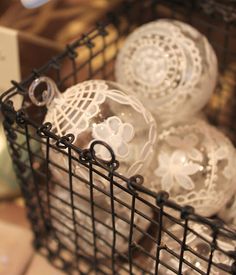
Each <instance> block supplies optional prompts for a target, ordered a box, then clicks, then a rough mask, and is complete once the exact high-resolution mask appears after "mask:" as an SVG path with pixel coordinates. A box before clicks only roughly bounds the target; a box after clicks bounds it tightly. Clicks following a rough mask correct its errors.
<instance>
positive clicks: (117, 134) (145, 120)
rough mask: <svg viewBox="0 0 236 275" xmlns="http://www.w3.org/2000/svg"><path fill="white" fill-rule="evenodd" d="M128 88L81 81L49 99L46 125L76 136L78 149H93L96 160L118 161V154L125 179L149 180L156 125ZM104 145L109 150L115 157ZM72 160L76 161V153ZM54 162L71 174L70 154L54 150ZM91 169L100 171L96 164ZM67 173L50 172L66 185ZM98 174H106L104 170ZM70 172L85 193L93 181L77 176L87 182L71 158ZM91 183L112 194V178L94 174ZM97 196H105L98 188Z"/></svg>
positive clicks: (86, 173) (86, 174)
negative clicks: (135, 176) (138, 175)
mask: <svg viewBox="0 0 236 275" xmlns="http://www.w3.org/2000/svg"><path fill="white" fill-rule="evenodd" d="M125 90H126V89H125V88H123V87H122V86H121V85H118V84H116V83H113V82H109V81H105V80H90V81H85V82H82V83H79V84H77V85H75V86H72V87H70V88H69V89H67V90H66V91H65V92H64V93H62V94H58V95H57V96H56V97H55V98H54V99H53V100H52V101H51V103H50V105H49V106H48V111H47V114H46V117H45V120H44V121H45V122H50V123H51V124H52V129H51V130H52V131H53V132H54V133H56V134H57V135H59V136H65V135H66V134H73V135H74V136H75V141H74V142H73V144H74V145H76V146H78V147H79V148H80V149H86V148H89V147H91V146H92V147H93V148H92V152H93V158H94V160H96V161H97V162H103V161H105V162H114V155H115V157H116V160H117V161H119V173H121V174H124V175H125V176H126V177H130V176H133V175H135V174H142V175H143V176H144V177H145V176H146V175H148V170H147V169H146V168H147V167H148V166H149V164H150V162H151V161H152V158H153V155H154V146H155V141H156V131H157V129H156V124H155V120H154V118H153V117H152V115H151V114H150V112H149V111H147V110H146V109H145V108H144V107H143V105H142V104H141V103H140V101H139V100H137V99H136V98H135V96H134V95H132V94H131V93H130V92H126V91H125ZM100 141H102V142H104V143H105V144H107V145H108V146H110V148H111V149H112V151H113V152H114V155H113V154H112V152H111V150H110V149H109V147H107V146H105V145H104V144H103V143H100ZM73 153H74V152H73ZM73 156H74V157H76V154H74V155H73ZM77 157H78V155H77ZM50 159H51V160H52V161H54V163H57V164H59V165H61V167H62V168H63V169H66V170H68V156H67V155H65V154H62V153H60V152H57V151H56V150H51V152H50ZM93 168H95V169H97V170H99V169H100V170H101V169H102V168H101V167H100V168H99V167H98V166H96V165H93ZM63 169H58V168H57V167H55V166H54V167H51V172H52V174H53V175H54V177H55V178H56V180H58V181H59V182H61V183H62V184H64V185H65V183H68V181H69V180H68V173H67V172H66V171H64V170H63ZM100 172H102V173H103V174H104V173H108V172H106V171H104V170H101V171H100ZM72 173H73V174H74V175H76V176H77V177H73V182H74V186H75V188H77V191H79V192H80V193H81V192H83V191H84V192H85V193H87V192H88V190H89V189H88V187H89V183H87V184H86V183H84V182H83V181H81V180H80V179H79V178H78V177H80V178H82V179H85V180H87V181H88V182H89V181H90V180H91V179H90V178H89V169H88V168H86V167H85V166H83V165H81V164H80V163H79V162H78V161H76V160H74V159H73V160H72ZM93 183H94V185H96V186H99V187H100V188H102V189H103V190H110V183H109V180H108V179H105V178H104V177H102V176H101V175H99V174H98V173H93ZM68 184H69V183H68ZM68 184H67V186H68ZM84 186H86V188H83V187H84ZM86 190H87V191H86ZM96 195H102V193H101V192H97V191H96V190H94V196H96Z"/></svg>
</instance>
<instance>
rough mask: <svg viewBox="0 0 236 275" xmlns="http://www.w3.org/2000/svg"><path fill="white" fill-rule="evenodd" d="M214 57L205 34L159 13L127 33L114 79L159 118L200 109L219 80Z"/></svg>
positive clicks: (176, 116) (175, 117)
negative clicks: (128, 89) (162, 17)
mask: <svg viewBox="0 0 236 275" xmlns="http://www.w3.org/2000/svg"><path fill="white" fill-rule="evenodd" d="M217 74H218V68H217V58H216V55H215V52H214V50H213V48H212V46H211V45H210V44H209V42H208V40H207V38H206V37H205V36H204V35H202V34H201V33H199V32H198V30H196V29H195V28H193V27H192V26H190V25H188V24H186V23H183V22H179V21H177V20H170V19H160V20H158V21H153V22H151V23H147V24H144V25H142V26H141V27H139V28H138V29H136V30H135V31H134V32H133V33H131V34H130V35H129V36H128V38H127V39H126V41H125V43H124V46H123V47H122V48H121V50H120V52H119V54H118V57H117V60H116V66H115V75H116V80H117V82H119V83H122V84H125V85H127V86H128V87H130V88H131V89H132V90H133V91H134V92H135V93H136V94H137V96H138V97H139V98H140V99H141V100H142V102H143V103H144V105H145V106H146V107H147V108H149V109H150V110H151V111H152V112H153V113H155V114H158V119H162V120H168V119H172V120H173V119H174V120H176V119H180V118H181V117H184V116H189V115H193V114H194V113H196V112H198V111H199V110H200V109H202V107H203V106H204V105H205V104H206V103H207V101H208V100H209V98H210V96H211V94H212V92H213V90H214V88H215V85H216V81H217Z"/></svg>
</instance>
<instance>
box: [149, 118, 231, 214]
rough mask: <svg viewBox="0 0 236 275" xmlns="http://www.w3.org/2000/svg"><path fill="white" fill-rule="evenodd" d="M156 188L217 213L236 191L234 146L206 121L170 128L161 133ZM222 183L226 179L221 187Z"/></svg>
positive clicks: (201, 210) (201, 209)
mask: <svg viewBox="0 0 236 275" xmlns="http://www.w3.org/2000/svg"><path fill="white" fill-rule="evenodd" d="M157 146H158V150H159V152H158V157H157V159H156V161H157V164H156V168H155V170H154V174H155V176H156V177H157V179H156V181H155V182H153V184H152V188H153V190H155V191H156V190H159V189H162V190H165V191H168V192H169V193H170V196H171V198H172V199H173V200H175V201H176V202H177V203H179V204H182V205H193V206H194V207H195V209H196V211H197V212H198V213H199V214H201V215H205V216H210V215H213V214H215V213H216V212H218V211H219V210H220V208H221V207H222V206H223V205H224V204H225V203H226V202H227V201H228V200H229V199H230V197H231V196H232V194H231V192H232V191H231V190H232V189H233V190H235V187H234V185H235V183H234V179H235V176H234V175H235V163H236V157H235V155H236V154H235V149H234V147H233V145H232V144H231V142H230V141H229V140H228V139H227V138H226V137H225V136H224V135H223V134H222V133H220V132H219V131H218V130H217V129H216V128H214V127H212V126H210V125H208V124H207V123H206V122H205V121H203V120H199V119H197V120H194V121H189V122H188V123H186V122H185V124H184V123H182V124H177V125H176V126H172V127H169V128H167V129H165V130H163V132H162V133H161V134H160V135H159V140H158V144H157ZM221 182H224V185H223V186H222V184H221Z"/></svg>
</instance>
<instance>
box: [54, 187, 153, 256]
mask: <svg viewBox="0 0 236 275" xmlns="http://www.w3.org/2000/svg"><path fill="white" fill-rule="evenodd" d="M52 193H53V196H51V199H50V204H51V207H50V209H51V210H50V211H51V213H50V214H51V217H52V219H51V220H52V226H53V229H54V231H55V234H56V236H57V238H58V239H59V241H60V242H61V243H62V244H63V245H64V246H66V247H67V248H69V250H71V251H75V249H77V250H78V251H77V252H78V253H81V254H83V255H84V254H86V255H88V256H90V257H94V256H95V255H94V248H95V247H96V248H97V254H96V256H97V257H98V258H110V257H111V255H112V253H113V252H112V251H113V250H112V245H113V240H114V238H115V243H114V245H115V251H116V253H117V255H118V254H119V253H123V252H127V251H128V250H129V236H130V224H131V209H130V208H131V200H132V199H131V198H132V196H130V195H129V194H126V193H124V192H122V194H121V193H120V194H118V195H117V196H116V200H114V212H115V215H113V216H112V213H111V203H110V201H109V200H108V199H104V201H103V205H102V208H101V207H99V206H97V205H96V204H95V205H94V206H93V210H92V205H91V202H90V201H89V199H83V198H82V197H79V196H76V195H74V196H73V205H74V207H72V202H71V194H70V192H69V191H66V190H64V189H62V188H61V187H56V188H54V190H53V192H52ZM103 198H105V196H104V197H103ZM110 200H111V199H110ZM121 202H122V203H121ZM123 204H124V205H123ZM135 208H136V209H139V211H141V212H142V213H145V215H146V217H147V218H143V217H142V216H141V215H139V214H135V215H134V220H133V222H134V224H135V225H136V226H134V227H133V230H132V240H133V241H135V242H138V241H139V240H140V239H141V238H142V237H143V236H144V233H142V232H146V230H147V229H148V227H149V226H150V222H149V219H152V218H153V212H152V210H151V208H150V207H148V206H146V205H145V204H143V203H141V201H139V200H137V199H136V206H135ZM92 211H93V213H92ZM93 215H94V218H92V217H93ZM73 216H74V217H75V221H74V220H73ZM112 217H113V218H114V220H113V218H112ZM75 232H76V233H75ZM95 235H96V238H95V237H94V236H95Z"/></svg>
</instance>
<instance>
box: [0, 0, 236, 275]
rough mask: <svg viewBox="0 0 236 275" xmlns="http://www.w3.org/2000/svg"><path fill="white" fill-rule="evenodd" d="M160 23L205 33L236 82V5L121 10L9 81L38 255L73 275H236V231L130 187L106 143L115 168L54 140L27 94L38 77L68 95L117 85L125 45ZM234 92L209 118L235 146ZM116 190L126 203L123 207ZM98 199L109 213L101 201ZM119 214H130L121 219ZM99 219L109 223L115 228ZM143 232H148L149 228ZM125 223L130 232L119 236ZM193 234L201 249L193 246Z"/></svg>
mask: <svg viewBox="0 0 236 275" xmlns="http://www.w3.org/2000/svg"><path fill="white" fill-rule="evenodd" d="M158 18H175V19H178V20H182V21H185V22H187V23H189V24H191V25H193V26H194V27H195V28H197V29H198V30H200V31H201V32H202V33H204V34H205V35H206V36H207V37H208V39H209V41H210V42H211V44H212V46H213V47H214V49H215V51H216V54H217V57H218V60H219V70H220V72H225V71H228V72H229V74H230V75H231V76H232V78H233V80H234V81H235V78H236V77H235V75H236V65H232V64H233V62H236V24H235V18H236V12H235V2H234V1H210V0H209V1H207V0H202V1H197V0H196V1H194V0H189V1H187V0H165V1H164V0H163V1H161V0H159V1H158V0H145V1H138V0H130V1H123V2H121V3H120V4H119V5H118V6H117V8H116V11H115V13H111V12H110V13H109V14H107V16H106V17H105V18H104V20H103V21H101V22H99V23H97V25H96V26H95V27H94V29H92V30H91V31H90V32H88V33H87V34H84V35H82V36H81V37H80V39H78V40H76V41H75V42H73V43H72V44H70V45H68V46H67V47H66V49H65V51H64V52H62V53H61V54H60V55H59V56H57V57H55V58H53V59H51V60H50V61H49V62H48V63H47V64H46V65H45V66H43V67H42V68H39V69H34V70H33V71H32V73H31V74H30V75H29V77H28V78H26V79H25V80H23V81H22V82H21V83H17V82H15V81H12V84H13V86H12V88H10V89H9V90H8V91H6V92H5V93H4V94H3V95H2V97H1V111H2V113H3V117H4V121H3V125H4V129H5V133H6V137H7V140H8V145H9V150H10V153H11V157H12V160H13V162H14V167H15V171H16V173H17V176H18V178H19V179H20V180H21V190H22V193H23V196H24V198H25V203H26V206H27V209H28V218H29V220H30V221H31V225H32V230H33V232H34V247H35V249H36V250H38V251H39V252H40V253H42V254H43V255H45V256H46V257H47V258H48V260H49V261H50V262H51V263H52V264H53V265H55V266H56V267H58V268H59V269H61V270H63V271H65V272H66V273H67V274H135V275H136V274H219V275H220V274H236V251H235V247H236V245H235V244H236V232H235V231H234V230H233V229H230V228H229V227H227V226H226V225H225V224H224V223H223V222H222V221H221V220H220V219H218V218H217V217H212V218H211V219H210V218H205V217H202V216H200V215H197V214H195V212H194V209H193V207H191V206H180V205H177V204H176V203H174V202H173V201H171V200H170V199H169V197H168V194H167V193H166V192H159V193H155V192H152V191H150V190H149V189H147V188H145V187H144V184H143V178H142V176H140V175H134V176H133V177H130V178H127V177H125V175H121V174H119V163H118V162H117V160H116V156H115V154H114V152H113V151H112V149H111V148H110V147H109V146H108V145H107V144H105V143H100V145H102V146H105V147H106V148H107V150H109V152H110V154H111V160H110V161H109V162H104V161H102V160H101V159H99V158H97V157H96V155H95V154H94V149H93V148H94V146H95V145H96V144H91V147H90V148H88V149H81V148H79V147H77V146H75V144H74V143H73V141H74V140H73V138H74V137H73V135H71V134H68V135H66V136H58V135H56V134H55V133H54V132H53V131H52V130H51V128H52V125H50V123H46V124H43V120H44V116H45V113H46V108H45V107H37V106H35V105H33V104H32V102H31V101H30V99H29V95H28V89H29V86H30V85H31V83H32V82H33V81H34V80H35V79H37V78H38V77H40V76H50V77H51V78H52V79H53V80H54V81H55V83H56V84H57V86H58V88H59V89H60V90H61V91H63V90H65V89H66V88H67V87H69V86H70V85H73V84H76V83H78V82H81V81H84V80H88V79H107V80H113V79H114V61H115V59H116V55H117V52H118V50H119V47H120V46H121V45H122V41H123V40H124V38H125V37H126V36H127V35H128V34H129V33H130V32H131V31H132V30H134V29H135V28H136V27H138V26H139V25H142V24H144V23H146V22H149V21H152V20H155V19H158ZM35 54H37V53H35ZM235 64H236V63H235ZM232 78H231V79H229V80H227V79H228V78H226V79H224V82H223V83H226V84H227V81H229V84H230V83H231V86H232ZM234 83H235V82H234ZM235 91H236V89H235V86H234V85H233V87H232V89H228V92H226V91H225V90H224V89H222V82H221V83H219V85H218V87H217V89H216V91H215V93H214V96H213V98H212V100H211V102H210V103H209V105H208V107H207V108H206V110H205V111H206V114H207V116H208V118H209V120H210V121H211V122H212V123H213V124H215V125H217V126H220V127H222V128H224V129H225V130H226V131H227V133H228V135H229V136H230V137H231V140H232V141H233V142H234V144H235V143H236V124H235V123H234V121H235V110H236V109H235V106H236V105H235V103H236V100H235V99H236V95H235ZM16 99H18V100H19V99H22V100H23V104H22V107H20V108H17V107H16V104H15V102H16ZM42 148H43V150H42ZM52 152H57V153H58V154H62V155H64V157H66V159H67V161H68V166H67V169H65V167H63V166H61V165H60V163H56V162H54V161H53V160H52V159H51V158H50V154H51V153H52ZM72 162H78V163H79V164H80V165H81V166H83V167H84V169H85V170H86V171H87V176H86V177H84V178H81V177H79V176H78V175H76V174H75V173H74V170H72ZM51 169H58V170H60V171H62V172H63V173H64V175H66V176H67V179H68V181H67V182H66V183H65V184H61V183H60V182H58V181H57V180H56V179H55V178H54V177H53V175H52V174H51ZM97 176H99V177H101V178H103V180H104V181H106V184H107V186H108V187H109V188H108V191H107V190H106V191H104V189H102V188H100V187H99V186H97V185H96V184H94V178H95V177H97ZM75 179H77V180H79V181H80V182H81V184H82V183H83V184H85V185H87V190H88V195H87V196H85V195H84V194H82V193H80V192H78V188H76V186H75V185H76V184H78V181H76V184H75ZM114 189H116V190H117V189H119V190H120V193H121V194H124V195H125V198H126V199H125V200H122V199H120V197H118V196H117V195H116V194H117V193H116V192H114ZM55 190H56V191H55ZM97 193H100V195H101V198H102V199H103V200H106V201H107V207H103V206H102V205H101V204H99V203H97V201H96V200H95V199H94V196H95V194H97ZM84 204H87V208H86V210H85V209H84V208H83V205H84ZM137 206H138V207H137ZM120 208H122V209H123V210H124V211H123V212H125V213H126V215H123V214H120V212H119V211H118V209H120ZM98 211H99V213H102V215H101V216H103V214H104V215H106V217H109V222H108V223H106V222H105V221H104V220H103V219H102V218H100V216H99V215H97V212H98ZM147 213H152V214H151V215H149V214H147ZM142 223H145V224H148V226H146V227H145V228H144V227H142V226H141V224H142ZM119 224H123V225H124V226H125V228H126V230H125V231H124V230H120V226H119ZM170 225H172V226H173V225H176V227H177V228H179V231H180V232H181V234H178V235H177V234H175V233H173V232H172V231H170V230H169V229H170ZM200 227H204V228H205V229H206V232H207V233H206V234H205V235H203V234H201V233H199V231H198V229H199V228H200ZM101 228H102V229H101ZM101 232H102V233H101ZM189 234H191V236H192V237H193V238H195V239H196V243H197V246H195V247H192V246H191V245H189V243H188V236H189ZM137 236H138V237H137ZM120 242H122V249H120V247H119V243H120ZM222 242H223V243H224V244H226V247H225V246H222V245H221V243H222ZM227 245H228V246H227ZM196 247H197V249H196Z"/></svg>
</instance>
